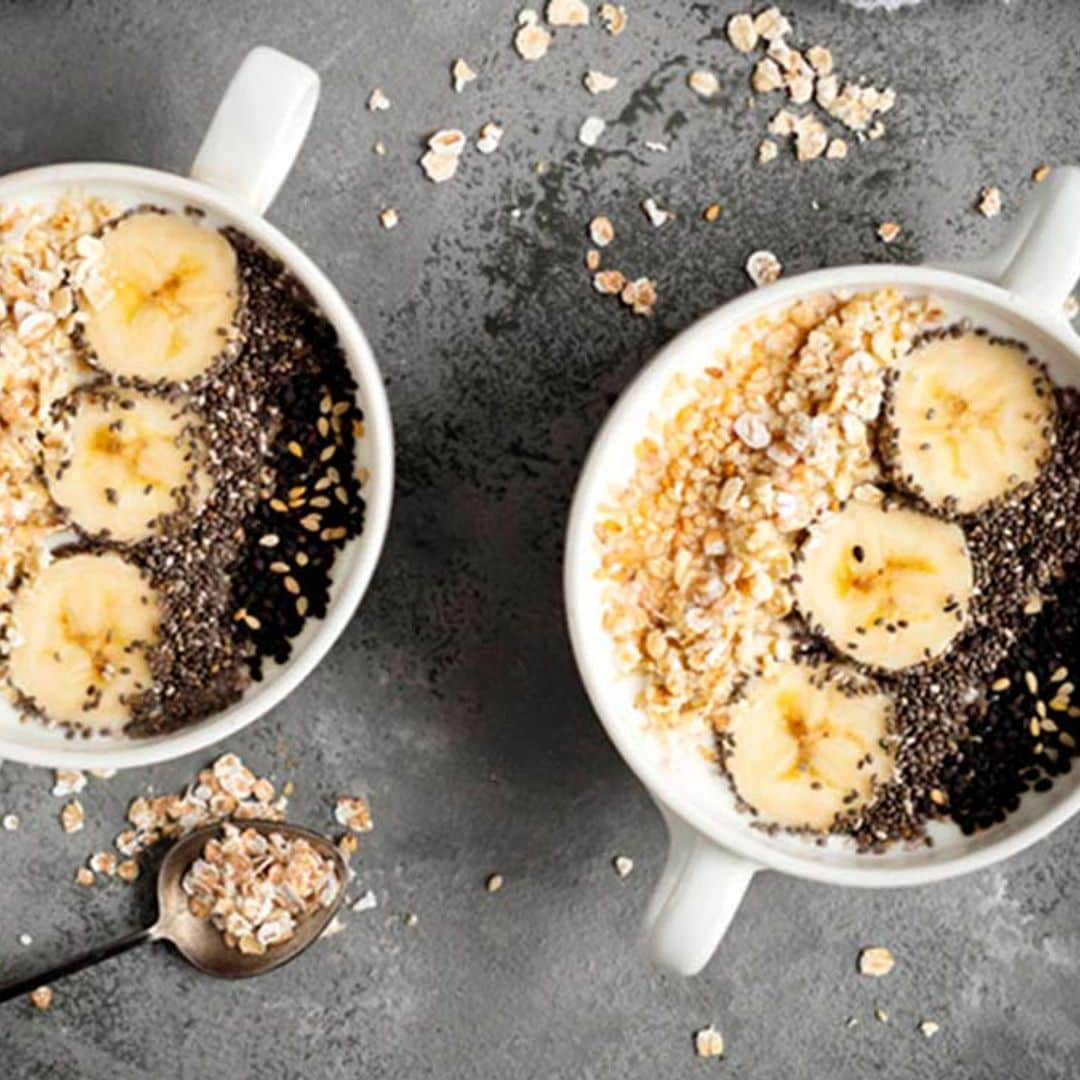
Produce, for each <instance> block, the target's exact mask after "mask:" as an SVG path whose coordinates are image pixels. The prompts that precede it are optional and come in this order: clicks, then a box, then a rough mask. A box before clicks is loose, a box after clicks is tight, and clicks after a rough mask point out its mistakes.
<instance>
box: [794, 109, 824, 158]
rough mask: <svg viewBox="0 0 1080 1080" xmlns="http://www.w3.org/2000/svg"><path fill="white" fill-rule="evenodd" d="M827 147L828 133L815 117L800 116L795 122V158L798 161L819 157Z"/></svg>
mask: <svg viewBox="0 0 1080 1080" xmlns="http://www.w3.org/2000/svg"><path fill="white" fill-rule="evenodd" d="M828 145H829V133H828V131H826V129H825V125H824V124H823V123H822V122H821V121H820V120H818V119H817V118H816V117H813V116H802V117H800V118H799V119H798V120H797V121H796V122H795V157H796V158H797V159H798V160H799V161H812V160H813V159H814V158H819V157H821V155H822V154H824V153H825V148H826V147H827V146H828Z"/></svg>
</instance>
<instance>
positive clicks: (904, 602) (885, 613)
mask: <svg viewBox="0 0 1080 1080" xmlns="http://www.w3.org/2000/svg"><path fill="white" fill-rule="evenodd" d="M794 586H795V588H794V593H795V601H796V604H797V606H798V609H799V611H800V612H801V614H802V615H803V617H804V618H805V619H806V621H807V622H808V623H809V624H810V626H811V627H812V628H813V629H815V630H817V631H818V632H820V633H822V634H823V635H824V636H825V637H827V638H828V639H829V641H830V642H832V644H833V645H834V646H835V647H836V649H837V650H839V651H840V652H841V653H844V654H846V655H848V656H850V657H852V658H853V659H855V660H858V661H861V662H862V663H864V664H867V665H869V666H871V667H875V668H881V669H884V670H888V671H897V670H900V669H902V668H907V667H911V666H912V665H914V664H919V663H922V662H925V661H928V660H931V659H933V658H934V657H937V656H940V655H941V654H942V653H943V652H945V651H946V650H947V649H948V648H949V646H950V644H951V643H952V641H953V639H954V638H955V637H956V635H957V634H958V633H959V632H960V631H961V630H962V629H963V627H964V625H965V623H966V621H967V617H968V612H969V608H970V604H971V597H972V592H973V589H974V572H973V569H972V565H971V557H970V555H969V553H968V547H967V541H966V539H965V537H964V532H963V530H962V529H961V528H960V526H959V525H956V524H954V523H952V522H949V521H943V520H942V519H941V518H936V517H931V516H930V515H929V514H923V513H919V512H918V511H916V510H911V509H909V508H907V507H893V508H887V507H885V506H879V505H875V504H872V503H865V502H852V503H849V504H848V505H847V506H846V507H845V508H844V509H842V510H840V511H838V512H837V513H835V514H830V515H829V516H827V517H825V518H823V519H822V520H821V521H819V522H818V523H817V524H816V525H814V526H813V527H812V528H811V529H810V533H809V535H808V537H807V539H806V541H805V543H804V544H803V546H802V548H801V549H800V551H799V557H798V565H797V572H796V575H795V580H794Z"/></svg>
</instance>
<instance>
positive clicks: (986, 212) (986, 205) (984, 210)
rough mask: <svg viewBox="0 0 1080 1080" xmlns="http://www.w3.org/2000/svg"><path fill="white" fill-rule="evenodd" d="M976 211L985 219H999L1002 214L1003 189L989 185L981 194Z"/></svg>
mask: <svg viewBox="0 0 1080 1080" xmlns="http://www.w3.org/2000/svg"><path fill="white" fill-rule="evenodd" d="M976 209H977V210H978V211H979V213H980V214H982V216H983V217H986V218H992V217H997V216H998V214H1000V213H1001V189H1000V188H998V187H995V186H994V185H993V184H988V185H986V186H985V187H984V188H982V190H981V191H980V192H979V202H978V205H977V206H976Z"/></svg>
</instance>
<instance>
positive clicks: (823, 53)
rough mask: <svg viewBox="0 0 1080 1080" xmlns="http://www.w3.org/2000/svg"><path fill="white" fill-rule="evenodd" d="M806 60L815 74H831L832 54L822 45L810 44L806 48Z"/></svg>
mask: <svg viewBox="0 0 1080 1080" xmlns="http://www.w3.org/2000/svg"><path fill="white" fill-rule="evenodd" d="M806 62H807V63H808V64H809V65H810V66H811V67H812V68H813V69H814V74H815V75H831V74H832V71H833V55H832V53H831V52H829V50H828V49H826V48H825V46H824V45H811V46H810V48H809V49H807V50H806Z"/></svg>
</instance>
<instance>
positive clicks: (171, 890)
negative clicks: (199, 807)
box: [0, 821, 348, 1002]
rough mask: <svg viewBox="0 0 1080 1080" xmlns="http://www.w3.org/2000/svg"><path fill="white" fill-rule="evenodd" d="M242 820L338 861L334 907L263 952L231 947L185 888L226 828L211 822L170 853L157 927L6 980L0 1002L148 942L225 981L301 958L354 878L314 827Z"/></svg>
mask: <svg viewBox="0 0 1080 1080" xmlns="http://www.w3.org/2000/svg"><path fill="white" fill-rule="evenodd" d="M236 824H237V825H238V826H240V827H241V828H252V829H255V830H257V831H258V832H261V833H263V834H264V835H267V834H269V833H272V832H277V833H281V834H282V835H283V836H285V837H288V838H290V839H299V838H301V837H303V838H304V839H305V840H307V841H308V843H310V844H311V846H312V847H313V848H315V849H316V850H317V851H319V852H320V853H321V854H322V855H324V856H325V857H327V858H330V859H333V861H334V864H335V866H336V868H337V873H338V880H339V882H340V885H339V888H338V892H337V896H336V897H335V898H334V902H333V903H332V904H331V905H330V906H329V907H325V908H320V909H318V910H317V911H315V912H313V913H312V914H311V915H309V916H308V917H307V918H305V919H304V920H303V921H302V922H300V923H299V924H298V926H297V928H296V934H295V935H294V936H293V937H292V938H290V939H289V940H288V941H284V942H282V943H281V944H279V945H273V946H271V947H270V948H269V949H267V950H266V952H265V953H263V954H262V955H261V956H252V955H249V954H246V953H242V952H240V951H239V950H238V949H232V948H230V947H229V946H228V945H226V944H225V940H224V938H223V937H222V936H221V931H220V930H218V929H217V927H216V926H214V925H213V923H211V922H210V920H209V919H200V918H198V917H197V916H195V915H192V914H191V912H190V911H188V902H187V901H188V898H187V895H186V894H185V893H184V890H183V889H182V888H181V886H180V882H181V879H182V878H183V876H184V874H185V872H186V871H187V868H188V867H189V866H190V865H191V864H192V863H193V862H194V861H195V859H197V858H198V857H199V855H200V854H201V853H202V849H203V846H204V845H205V844H206V841H207V840H209V839H210V838H211V837H213V836H216V835H218V834H219V832H220V831H221V823H220V822H219V823H217V824H214V825H208V826H206V827H205V828H203V829H197V830H196V831H195V832H193V833H189V834H188V835H187V836H185V837H184V838H183V839H182V840H178V841H177V842H176V843H175V844H174V845H173V847H172V849H171V850H170V851H169V853H168V855H166V856H165V859H164V861H163V862H162V864H161V868H160V869H159V870H158V879H157V894H158V918H157V922H155V923H154V925H153V926H148V927H147V928H146V929H145V930H138V931H136V932H135V933H134V934H128V936H127V937H122V938H120V939H119V940H117V941H111V942H109V943H108V944H107V945H98V946H97V947H96V948H93V949H88V950H87V951H86V952H84V953H83V954H82V955H81V956H76V957H75V958H74V959H73V960H68V961H67V962H66V963H63V964H58V965H57V966H56V967H54V968H50V969H49V970H48V971H41V972H39V973H38V974H37V975H32V976H30V977H29V978H26V979H18V980H16V981H15V982H10V983H6V984H4V985H2V986H0V1002H4V1001H11V1000H12V999H14V998H17V997H21V996H22V995H23V994H28V993H29V992H30V991H31V990H36V989H37V988H38V987H39V986H47V985H49V984H50V983H53V982H55V981H56V980H57V979H62V978H63V977H64V976H65V975H72V974H74V973H75V972H76V971H82V969H83V968H86V967H90V965H91V964H97V963H99V962H100V961H102V960H108V959H109V957H111V956H117V955H119V954H120V953H122V952H127V950H128V949H133V948H135V946H136V945H143V944H145V943H146V942H148V941H171V942H172V943H173V945H175V946H176V948H177V949H178V950H179V951H180V954H181V955H182V956H183V957H184V959H185V960H187V961H188V962H189V963H191V964H194V965H195V967H197V968H198V969H199V970H200V971H205V972H206V973H207V974H208V975H217V976H218V977H219V978H222V979H246V978H248V977H250V976H252V975H261V974H263V972H265V971H271V970H272V969H273V968H276V967H281V965H282V964H286V963H288V962H289V961H290V960H292V959H293V957H295V956H299V955H300V953H302V952H303V951H304V950H305V949H306V948H307V947H308V946H309V945H310V944H311V943H312V942H314V941H317V940H318V938H319V935H320V934H321V933H322V932H323V930H324V929H325V928H326V925H327V923H329V922H330V920H331V919H332V918H333V917H334V915H335V914H336V913H337V910H338V908H339V907H341V902H342V901H343V900H344V899H345V885H346V882H347V881H348V869H347V867H346V864H345V860H344V858H343V857H342V855H341V852H339V851H338V849H337V848H336V847H335V846H334V845H333V844H332V843H331V842H330V841H329V840H327V839H326V837H325V836H320V835H319V834H318V833H314V832H312V831H311V830H310V829H303V828H301V827H300V826H299V825H283V824H281V823H280V822H276V821H238V822H237V823H236Z"/></svg>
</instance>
